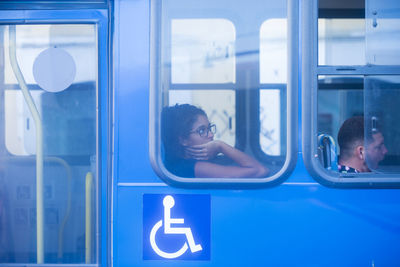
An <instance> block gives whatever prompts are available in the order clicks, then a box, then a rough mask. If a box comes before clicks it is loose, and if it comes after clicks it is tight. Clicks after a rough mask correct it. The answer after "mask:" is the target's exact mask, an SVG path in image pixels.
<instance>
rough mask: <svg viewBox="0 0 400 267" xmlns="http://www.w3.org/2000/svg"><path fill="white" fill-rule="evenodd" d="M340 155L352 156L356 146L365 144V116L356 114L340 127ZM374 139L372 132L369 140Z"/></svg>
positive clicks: (346, 157) (344, 156) (342, 156)
mask: <svg viewBox="0 0 400 267" xmlns="http://www.w3.org/2000/svg"><path fill="white" fill-rule="evenodd" d="M337 139H338V144H339V147H340V157H341V158H342V159H348V158H350V157H351V155H352V153H353V150H354V148H355V147H356V146H359V145H364V117H363V116H356V117H351V118H349V119H347V120H346V121H345V122H344V123H343V124H342V126H341V127H340V130H339V133H338V138H337ZM370 141H373V137H372V134H368V135H367V142H370Z"/></svg>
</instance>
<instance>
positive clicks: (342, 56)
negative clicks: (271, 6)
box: [302, 0, 400, 187]
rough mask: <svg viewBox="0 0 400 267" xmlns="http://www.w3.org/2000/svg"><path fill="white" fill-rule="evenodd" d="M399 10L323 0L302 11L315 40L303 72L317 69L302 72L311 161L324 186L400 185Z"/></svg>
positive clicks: (387, 4)
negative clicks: (398, 112) (398, 134)
mask: <svg viewBox="0 0 400 267" xmlns="http://www.w3.org/2000/svg"><path fill="white" fill-rule="evenodd" d="M317 3H318V4H317ZM399 7H400V4H399V3H398V2H396V1H389V0H387V1H386V0H385V1H375V0H367V1H365V2H364V1H349V2H346V3H344V2H338V1H330V0H319V1H318V2H317V1H314V2H313V3H310V6H309V8H310V9H311V10H313V11H310V13H308V9H307V10H306V9H305V10H304V11H305V12H304V13H303V14H302V15H303V16H304V17H303V18H304V21H306V23H305V24H304V33H305V34H304V38H305V40H313V41H312V42H310V43H307V42H305V43H304V46H303V55H304V59H305V60H304V65H303V67H304V66H312V67H311V68H310V69H309V68H303V81H304V83H303V90H305V92H306V93H305V96H306V98H305V103H303V112H304V114H307V115H306V118H307V119H306V120H304V121H303V123H304V124H303V133H304V139H303V140H304V144H303V150H304V159H305V162H306V166H307V167H308V169H309V170H310V172H311V173H312V174H313V176H314V177H315V178H316V179H317V180H318V181H320V182H321V183H323V184H326V185H329V186H339V187H346V186H354V187H371V186H377V187H382V186H396V185H398V184H399V183H400V179H398V178H397V177H396V174H397V175H398V173H399V171H400V168H399V164H400V161H399V160H398V154H399V152H398V151H399V149H398V142H399V140H398V137H397V132H398V130H397V128H398V127H397V121H398V119H399V118H397V115H396V114H397V112H395V110H396V108H395V107H397V106H398V105H399V104H400V101H399V99H400V97H399V94H398V91H399V75H400V64H399V62H400V61H399V60H398V47H399V40H400V38H399V33H398V31H397V30H394V29H398V28H399V25H400V24H399V21H400V12H398V10H399ZM316 10H318V12H315V11H316ZM312 12H314V13H313V14H314V15H315V14H318V17H316V16H314V15H312V14H311V13H312ZM309 15H311V17H308V16H309ZM306 25H307V26H308V28H307V29H306ZM311 25H313V26H311ZM315 26H318V27H315ZM317 29H318V30H317ZM316 44H317V45H316ZM317 47H318V49H316V48H317ZM316 59H318V60H316ZM317 62H318V63H317ZM313 99H316V101H313ZM308 101H311V102H308ZM312 103H314V104H312ZM309 129H311V131H310V130H309Z"/></svg>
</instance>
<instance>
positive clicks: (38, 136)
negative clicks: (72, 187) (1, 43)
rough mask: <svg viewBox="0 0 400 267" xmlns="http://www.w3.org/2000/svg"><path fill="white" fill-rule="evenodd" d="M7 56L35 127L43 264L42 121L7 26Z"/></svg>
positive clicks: (38, 252)
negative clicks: (19, 64) (20, 66)
mask: <svg viewBox="0 0 400 267" xmlns="http://www.w3.org/2000/svg"><path fill="white" fill-rule="evenodd" d="M9 56H10V63H11V67H12V70H13V72H14V75H15V78H17V81H18V84H19V86H20V87H21V91H22V94H23V96H24V99H25V102H26V104H27V105H28V107H29V111H30V113H31V115H32V117H33V120H34V122H35V126H36V255H37V259H36V261H37V263H38V264H41V263H43V262H44V251H43V248H44V240H43V128H42V120H41V118H40V115H39V111H38V110H37V108H36V106H35V103H34V102H33V98H32V96H31V94H30V93H29V90H28V87H27V86H26V82H25V79H24V76H23V75H22V72H21V69H20V68H19V66H18V61H17V52H16V34H15V25H10V26H9Z"/></svg>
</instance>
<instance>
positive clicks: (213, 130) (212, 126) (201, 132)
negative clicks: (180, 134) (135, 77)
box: [190, 124, 217, 137]
mask: <svg viewBox="0 0 400 267" xmlns="http://www.w3.org/2000/svg"><path fill="white" fill-rule="evenodd" d="M209 132H211V133H213V134H215V133H216V132H217V126H216V125H215V124H210V125H208V127H205V126H201V127H199V128H198V129H197V130H194V131H191V132H190V133H198V134H199V135H200V137H206V136H208V133H209Z"/></svg>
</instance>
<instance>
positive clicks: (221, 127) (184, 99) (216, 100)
mask: <svg viewBox="0 0 400 267" xmlns="http://www.w3.org/2000/svg"><path fill="white" fill-rule="evenodd" d="M182 103H188V104H191V105H195V106H197V107H200V108H201V109H203V110H204V111H205V112H206V113H207V115H208V119H209V120H210V122H211V123H213V124H215V125H216V127H217V131H216V133H215V138H216V139H218V140H223V141H224V142H226V143H227V144H229V145H231V146H234V145H235V129H236V125H235V121H236V116H235V92H234V91H233V90H170V91H169V104H170V105H171V106H174V105H176V104H182Z"/></svg>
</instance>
